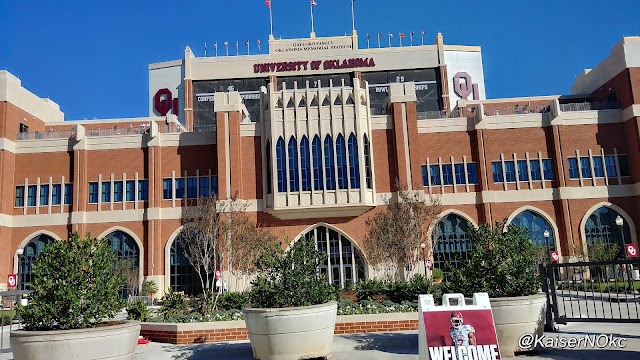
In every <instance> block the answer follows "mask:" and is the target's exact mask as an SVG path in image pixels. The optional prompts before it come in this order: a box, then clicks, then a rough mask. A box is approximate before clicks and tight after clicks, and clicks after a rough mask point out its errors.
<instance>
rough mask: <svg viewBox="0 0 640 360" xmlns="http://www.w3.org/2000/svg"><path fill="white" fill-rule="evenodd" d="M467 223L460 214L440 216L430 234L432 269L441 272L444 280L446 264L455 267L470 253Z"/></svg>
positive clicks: (467, 220)
mask: <svg viewBox="0 0 640 360" xmlns="http://www.w3.org/2000/svg"><path fill="white" fill-rule="evenodd" d="M469 223H470V221H469V219H467V218H464V217H463V216H462V215H461V214H458V213H453V212H451V213H448V214H446V215H444V216H442V217H441V218H440V220H438V222H437V223H436V224H435V226H434V228H433V230H432V232H431V244H432V249H433V250H432V252H433V267H434V268H436V269H440V270H442V271H443V272H444V276H445V279H447V276H448V272H447V264H450V265H451V266H452V267H454V268H455V267H457V264H458V262H460V261H464V260H465V259H467V255H468V253H469V251H471V240H469V237H468V236H467V231H468V229H469ZM472 226H473V225H472Z"/></svg>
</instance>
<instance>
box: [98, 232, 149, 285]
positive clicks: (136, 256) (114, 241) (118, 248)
mask: <svg viewBox="0 0 640 360" xmlns="http://www.w3.org/2000/svg"><path fill="white" fill-rule="evenodd" d="M104 239H105V240H107V242H108V243H109V246H111V249H112V250H113V251H114V252H115V253H116V256H117V257H118V260H119V261H126V262H127V263H126V264H124V265H126V266H130V267H131V268H132V270H133V271H134V272H135V274H139V269H140V249H139V248H138V244H137V243H136V241H135V240H134V239H133V237H131V235H129V234H127V233H126V232H124V231H120V230H116V231H113V232H111V233H109V234H108V235H107V236H105V237H104ZM138 281H139V279H138ZM133 286H135V285H133V284H125V287H124V288H123V289H122V290H121V291H120V296H122V297H126V296H127V295H137V293H138V288H137V287H133Z"/></svg>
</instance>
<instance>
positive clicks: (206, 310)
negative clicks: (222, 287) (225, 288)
mask: <svg viewBox="0 0 640 360" xmlns="http://www.w3.org/2000/svg"><path fill="white" fill-rule="evenodd" d="M215 305H216V294H215V293H214V292H213V291H211V290H205V291H204V293H202V294H200V295H198V297H197V298H196V299H195V301H194V302H193V311H196V312H198V313H200V314H203V315H209V314H211V313H212V312H213V310H214V308H215Z"/></svg>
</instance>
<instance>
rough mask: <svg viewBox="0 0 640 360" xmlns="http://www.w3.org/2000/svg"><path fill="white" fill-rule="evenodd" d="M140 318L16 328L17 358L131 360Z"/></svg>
mask: <svg viewBox="0 0 640 360" xmlns="http://www.w3.org/2000/svg"><path fill="white" fill-rule="evenodd" d="M139 334H140V323H139V322H127V323H126V324H121V325H112V326H104V327H97V328H90V329H77V330H56V331H24V330H20V331H12V332H11V348H12V350H13V356H14V359H15V360H67V359H83V360H97V359H109V360H128V359H133V353H134V351H135V350H136V346H137V344H138V336H139Z"/></svg>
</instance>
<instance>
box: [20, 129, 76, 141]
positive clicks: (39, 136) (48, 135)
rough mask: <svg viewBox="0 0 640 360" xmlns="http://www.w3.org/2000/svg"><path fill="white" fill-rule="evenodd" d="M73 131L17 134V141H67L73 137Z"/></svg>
mask: <svg viewBox="0 0 640 360" xmlns="http://www.w3.org/2000/svg"><path fill="white" fill-rule="evenodd" d="M74 134H75V130H74V129H71V130H57V131H36V132H19V133H18V137H17V138H18V140H43V139H69V138H71V137H73V135H74Z"/></svg>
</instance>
